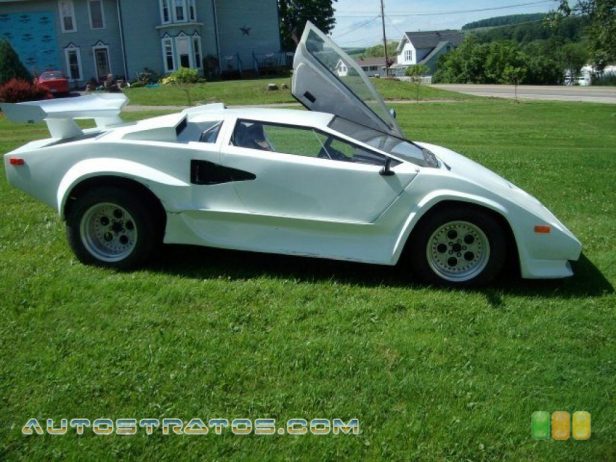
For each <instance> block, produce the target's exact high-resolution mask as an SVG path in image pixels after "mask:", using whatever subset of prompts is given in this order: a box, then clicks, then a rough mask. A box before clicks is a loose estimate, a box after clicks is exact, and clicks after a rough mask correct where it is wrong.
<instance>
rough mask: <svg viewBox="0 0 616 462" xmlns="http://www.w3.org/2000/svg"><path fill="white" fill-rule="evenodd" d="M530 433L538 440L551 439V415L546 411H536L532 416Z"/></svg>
mask: <svg viewBox="0 0 616 462" xmlns="http://www.w3.org/2000/svg"><path fill="white" fill-rule="evenodd" d="M530 432H531V435H532V436H533V438H534V439H536V440H547V439H549V438H550V413H549V412H546V411H535V412H533V414H532V415H531V416H530Z"/></svg>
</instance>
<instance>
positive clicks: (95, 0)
mask: <svg viewBox="0 0 616 462" xmlns="http://www.w3.org/2000/svg"><path fill="white" fill-rule="evenodd" d="M88 6H89V9H90V27H91V28H92V29H104V28H105V14H104V13H103V0H90V1H89V2H88Z"/></svg>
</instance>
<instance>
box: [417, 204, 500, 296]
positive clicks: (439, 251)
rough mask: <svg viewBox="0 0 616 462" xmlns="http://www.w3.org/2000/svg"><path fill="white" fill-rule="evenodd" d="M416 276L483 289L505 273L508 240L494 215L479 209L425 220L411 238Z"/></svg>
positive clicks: (439, 213)
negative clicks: (483, 286)
mask: <svg viewBox="0 0 616 462" xmlns="http://www.w3.org/2000/svg"><path fill="white" fill-rule="evenodd" d="M411 239H412V241H411V243H410V262H411V267H412V270H413V273H414V274H415V275H416V276H417V277H419V278H421V279H422V280H424V281H425V282H428V283H433V284H441V285H448V286H469V285H482V284H486V283H488V282H490V281H491V280H493V279H494V278H495V277H496V276H497V275H498V274H499V273H500V271H501V270H502V268H503V265H504V263H505V258H506V239H505V233H504V231H503V229H502V226H501V224H500V223H499V222H498V220H496V219H495V218H494V217H493V215H492V214H490V213H488V212H484V211H482V210H481V209H477V208H470V207H469V208H464V207H462V208H445V209H442V210H439V211H436V212H433V213H431V214H430V215H429V216H427V217H426V218H425V219H423V220H422V221H421V222H420V223H419V225H418V227H417V229H416V230H415V232H414V233H413V234H412V236H411Z"/></svg>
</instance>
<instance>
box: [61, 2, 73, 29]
mask: <svg viewBox="0 0 616 462" xmlns="http://www.w3.org/2000/svg"><path fill="white" fill-rule="evenodd" d="M58 9H59V10H60V24H61V26H62V32H75V31H76V30H77V24H76V23H75V8H74V6H73V0H58Z"/></svg>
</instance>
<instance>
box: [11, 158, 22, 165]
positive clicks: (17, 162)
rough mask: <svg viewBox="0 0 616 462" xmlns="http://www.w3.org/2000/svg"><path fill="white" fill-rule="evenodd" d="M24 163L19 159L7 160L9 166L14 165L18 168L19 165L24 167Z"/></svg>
mask: <svg viewBox="0 0 616 462" xmlns="http://www.w3.org/2000/svg"><path fill="white" fill-rule="evenodd" d="M25 163H26V161H25V160H23V159H22V158H21V157H11V158H10V159H9V164H11V165H15V166H19V165H25Z"/></svg>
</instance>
